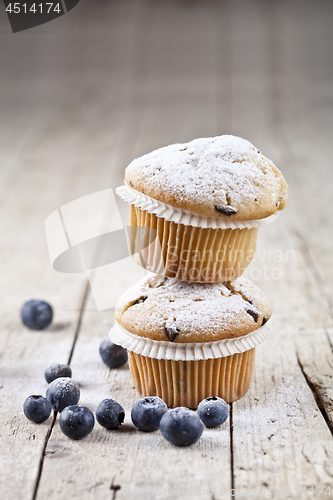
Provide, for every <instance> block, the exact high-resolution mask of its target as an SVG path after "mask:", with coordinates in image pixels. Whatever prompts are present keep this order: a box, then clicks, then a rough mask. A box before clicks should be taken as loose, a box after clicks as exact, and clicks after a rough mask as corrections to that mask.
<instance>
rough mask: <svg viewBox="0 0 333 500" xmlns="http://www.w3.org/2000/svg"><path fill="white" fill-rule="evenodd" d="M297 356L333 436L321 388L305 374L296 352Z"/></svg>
mask: <svg viewBox="0 0 333 500" xmlns="http://www.w3.org/2000/svg"><path fill="white" fill-rule="evenodd" d="M296 354H297V361H298V364H299V367H300V369H301V372H302V374H303V377H304V379H305V381H306V383H307V384H308V386H309V388H310V390H311V392H312V394H313V397H314V400H315V402H316V404H317V406H318V409H319V410H320V413H321V414H322V416H323V418H324V420H325V422H326V424H327V427H328V428H329V430H330V431H331V434H332V436H333V426H332V424H331V422H330V419H329V416H328V413H327V411H326V408H325V403H324V401H323V399H322V397H321V393H320V390H319V387H318V385H317V384H315V383H313V382H312V381H311V379H310V377H309V376H308V375H307V374H306V373H305V369H304V367H303V365H302V363H301V360H300V359H299V356H298V353H297V352H296Z"/></svg>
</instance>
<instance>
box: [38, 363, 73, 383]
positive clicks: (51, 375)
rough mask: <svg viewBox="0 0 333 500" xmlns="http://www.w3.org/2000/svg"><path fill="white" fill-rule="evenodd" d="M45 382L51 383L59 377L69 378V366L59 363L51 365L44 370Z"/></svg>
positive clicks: (70, 373)
mask: <svg viewBox="0 0 333 500" xmlns="http://www.w3.org/2000/svg"><path fill="white" fill-rule="evenodd" d="M44 376H45V380H46V382H47V383H48V384H50V383H51V382H53V380H55V379H56V378H59V377H71V376H72V370H71V367H70V366H69V365H61V364H59V363H52V364H51V365H50V366H49V367H48V368H46V370H45V373H44Z"/></svg>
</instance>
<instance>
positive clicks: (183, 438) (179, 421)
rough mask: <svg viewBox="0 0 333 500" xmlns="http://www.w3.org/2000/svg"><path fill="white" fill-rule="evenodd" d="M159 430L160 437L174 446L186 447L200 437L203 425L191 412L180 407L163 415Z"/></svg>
mask: <svg viewBox="0 0 333 500" xmlns="http://www.w3.org/2000/svg"><path fill="white" fill-rule="evenodd" d="M160 430H161V433H162V436H163V437H164V438H165V439H166V440H167V441H169V442H170V443H172V444H175V445H176V446H188V445H190V444H193V443H195V442H196V441H198V439H199V438H200V437H201V434H202V433H203V430H204V425H203V423H202V422H201V420H200V418H199V417H198V415H197V414H196V413H195V412H194V411H193V410H189V409H188V408H185V407H184V406H180V407H178V408H173V409H172V410H169V411H168V412H167V413H166V414H165V415H163V417H162V420H161V423H160Z"/></svg>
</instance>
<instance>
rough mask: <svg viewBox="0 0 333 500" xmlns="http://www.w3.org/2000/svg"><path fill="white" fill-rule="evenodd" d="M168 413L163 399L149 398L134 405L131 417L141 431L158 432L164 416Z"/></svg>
mask: <svg viewBox="0 0 333 500" xmlns="http://www.w3.org/2000/svg"><path fill="white" fill-rule="evenodd" d="M167 411H168V407H167V405H166V404H165V403H164V401H163V399H161V398H158V397H156V396H147V397H146V398H143V399H140V400H139V401H137V402H136V403H134V405H133V408H132V412H131V417H132V422H133V424H134V425H135V427H137V428H138V429H140V430H141V431H157V429H158V428H159V426H160V421H161V418H162V417H163V415H164V414H165V413H166V412H167Z"/></svg>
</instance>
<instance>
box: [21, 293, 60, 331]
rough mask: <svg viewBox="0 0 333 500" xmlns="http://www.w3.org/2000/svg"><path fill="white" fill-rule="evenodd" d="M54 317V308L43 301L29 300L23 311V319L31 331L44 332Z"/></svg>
mask: <svg viewBox="0 0 333 500" xmlns="http://www.w3.org/2000/svg"><path fill="white" fill-rule="evenodd" d="M52 317H53V311H52V307H51V306H50V304H48V303H47V302H44V301H43V300H29V301H28V302H26V303H25V304H24V305H23V307H22V309H21V319H22V321H23V323H24V324H25V326H27V327H28V328H30V329H31V330H44V328H47V327H48V326H49V325H50V323H51V321H52Z"/></svg>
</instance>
